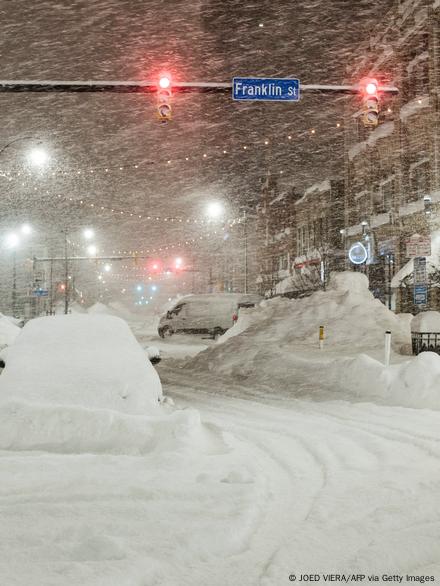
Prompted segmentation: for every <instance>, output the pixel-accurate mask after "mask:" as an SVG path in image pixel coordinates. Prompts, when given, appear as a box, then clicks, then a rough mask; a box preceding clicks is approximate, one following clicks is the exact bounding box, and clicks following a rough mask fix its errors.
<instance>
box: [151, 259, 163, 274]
mask: <svg viewBox="0 0 440 586" xmlns="http://www.w3.org/2000/svg"><path fill="white" fill-rule="evenodd" d="M148 270H149V272H150V273H160V272H161V271H162V262H161V261H160V260H156V259H155V260H151V261H150V262H149V263H148Z"/></svg>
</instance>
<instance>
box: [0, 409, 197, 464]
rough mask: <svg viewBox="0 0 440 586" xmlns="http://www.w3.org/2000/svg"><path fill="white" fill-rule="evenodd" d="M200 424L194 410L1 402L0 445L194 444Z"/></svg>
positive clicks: (129, 450) (129, 449)
mask: <svg viewBox="0 0 440 586" xmlns="http://www.w3.org/2000/svg"><path fill="white" fill-rule="evenodd" d="M201 434H203V428H202V426H201V423H200V415H199V413H198V411H195V410H193V409H186V410H184V411H174V412H173V413H171V414H166V415H165V414H162V415H158V416H155V417H151V416H133V415H125V414H122V413H116V412H115V411H109V410H103V409H102V410H96V409H85V408H83V407H77V406H65V405H63V406H61V405H35V404H30V403H24V402H19V401H9V402H7V403H2V404H0V449H1V450H11V451H45V452H55V453H67V454H78V453H84V452H88V453H109V454H145V453H149V452H152V451H157V450H159V451H168V450H175V449H176V448H177V447H181V446H182V445H185V444H186V445H191V446H196V445H197V444H199V447H200V448H201V447H202V446H203V441H201V438H200V436H201Z"/></svg>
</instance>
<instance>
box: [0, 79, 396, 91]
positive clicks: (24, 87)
mask: <svg viewBox="0 0 440 586" xmlns="http://www.w3.org/2000/svg"><path fill="white" fill-rule="evenodd" d="M169 87H170V89H176V90H179V91H193V92H219V93H228V92H230V91H231V89H232V82H216V81H213V82H210V81H191V82H172V83H171V84H170V86H169ZM361 89H362V85H361V84H355V85H331V84H326V85H322V84H302V85H301V92H312V93H339V94H357V93H358V92H359V91H361ZM157 91H158V82H157V81H99V80H87V81H59V80H53V81H52V80H0V92H43V93H44V92H116V93H117V92H120V93H145V92H157ZM377 91H378V92H379V93H384V94H397V93H399V90H398V88H396V87H395V86H378V88H377Z"/></svg>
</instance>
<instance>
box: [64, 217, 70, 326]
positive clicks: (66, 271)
mask: <svg viewBox="0 0 440 586" xmlns="http://www.w3.org/2000/svg"><path fill="white" fill-rule="evenodd" d="M63 232H64V314H65V315H67V314H68V313H69V255H68V252H69V251H68V242H67V229H65V230H64V231H63Z"/></svg>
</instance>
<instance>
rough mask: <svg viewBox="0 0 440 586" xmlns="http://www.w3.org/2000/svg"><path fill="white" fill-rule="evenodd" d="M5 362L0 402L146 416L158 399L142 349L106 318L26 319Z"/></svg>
mask: <svg viewBox="0 0 440 586" xmlns="http://www.w3.org/2000/svg"><path fill="white" fill-rule="evenodd" d="M4 354H5V353H4V352H3V354H2V357H3V356H4ZM4 362H5V368H4V370H3V372H2V373H1V376H0V404H1V403H2V402H3V401H8V400H12V399H13V400H17V401H24V402H26V403H38V404H40V405H51V406H53V405H57V406H67V405H69V406H78V407H84V408H88V409H106V410H108V409H110V410H115V411H122V412H124V413H127V414H133V415H141V414H144V415H145V414H152V413H154V412H155V411H156V409H157V408H158V405H159V401H160V400H161V398H162V387H161V382H160V379H159V376H158V374H157V372H156V370H155V368H154V367H153V366H152V364H151V363H150V362H149V360H146V357H145V352H144V350H143V349H142V347H141V346H140V345H139V343H138V342H137V340H136V338H135V337H134V336H133V334H132V332H131V330H130V328H129V327H128V325H127V323H126V322H125V321H123V320H122V319H120V318H118V317H114V316H110V315H87V314H84V315H81V314H72V315H57V316H50V317H41V318H37V319H33V320H30V321H29V322H28V323H27V324H26V325H25V326H24V328H23V330H21V333H20V335H19V336H18V337H17V339H16V340H15V342H14V343H13V344H12V345H11V346H9V347H8V349H7V355H6V356H5V357H4Z"/></svg>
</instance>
